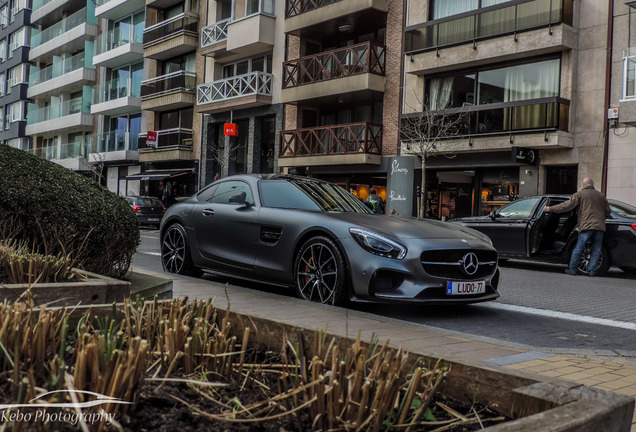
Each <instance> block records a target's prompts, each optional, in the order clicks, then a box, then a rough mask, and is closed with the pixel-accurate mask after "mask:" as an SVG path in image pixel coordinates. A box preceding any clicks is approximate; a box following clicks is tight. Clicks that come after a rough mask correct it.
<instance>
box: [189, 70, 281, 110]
mask: <svg viewBox="0 0 636 432" xmlns="http://www.w3.org/2000/svg"><path fill="white" fill-rule="evenodd" d="M257 94H259V95H264V96H271V95H272V74H268V73H265V72H250V73H247V74H244V75H239V76H235V77H231V78H226V79H222V80H218V81H214V82H211V83H206V84H201V85H200V86H199V87H197V105H202V104H206V103H211V102H219V101H224V100H228V99H233V98H237V97H242V96H249V95H257Z"/></svg>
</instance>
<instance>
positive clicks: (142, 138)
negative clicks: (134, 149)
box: [139, 128, 195, 162]
mask: <svg viewBox="0 0 636 432" xmlns="http://www.w3.org/2000/svg"><path fill="white" fill-rule="evenodd" d="M192 144H193V133H192V129H181V128H177V129H165V130H159V131H157V146H156V147H150V146H148V145H147V143H146V135H145V134H142V135H139V162H158V161H174V160H192V159H194V158H195V155H194V149H193V146H192Z"/></svg>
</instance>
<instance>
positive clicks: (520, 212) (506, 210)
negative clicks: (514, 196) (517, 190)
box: [499, 198, 539, 219]
mask: <svg viewBox="0 0 636 432" xmlns="http://www.w3.org/2000/svg"><path fill="white" fill-rule="evenodd" d="M538 202H539V198H529V199H524V200H520V201H516V202H514V203H512V204H508V205H507V206H505V207H502V209H501V210H500V211H499V216H500V217H502V218H506V219H524V218H529V217H530V215H531V214H532V211H533V210H534V208H535V206H536V205H537V203H538Z"/></svg>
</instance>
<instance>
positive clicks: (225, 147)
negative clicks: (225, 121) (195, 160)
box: [207, 136, 241, 176]
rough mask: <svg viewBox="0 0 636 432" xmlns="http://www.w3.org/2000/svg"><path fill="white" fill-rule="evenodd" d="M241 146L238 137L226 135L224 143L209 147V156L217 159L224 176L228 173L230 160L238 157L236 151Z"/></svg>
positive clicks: (214, 159) (211, 158)
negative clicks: (233, 137)
mask: <svg viewBox="0 0 636 432" xmlns="http://www.w3.org/2000/svg"><path fill="white" fill-rule="evenodd" d="M239 148H241V144H240V143H239V141H238V139H232V137H231V136H224V137H223V142H222V143H220V142H219V143H215V144H213V145H212V146H211V147H208V151H207V158H208V159H210V160H213V161H215V162H216V163H217V164H218V165H219V167H220V171H221V172H220V174H221V175H222V176H226V175H228V172H229V164H230V161H232V160H235V159H236V153H237V151H238V149H239Z"/></svg>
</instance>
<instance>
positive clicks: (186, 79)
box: [141, 71, 197, 98]
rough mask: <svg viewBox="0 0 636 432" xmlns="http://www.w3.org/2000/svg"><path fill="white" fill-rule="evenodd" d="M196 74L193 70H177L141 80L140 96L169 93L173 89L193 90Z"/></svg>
mask: <svg viewBox="0 0 636 432" xmlns="http://www.w3.org/2000/svg"><path fill="white" fill-rule="evenodd" d="M196 81H197V76H196V74H195V73H193V72H186V71H179V72H173V73H171V74H167V75H162V76H158V77H156V78H151V79H148V80H144V81H142V82H141V97H142V98H143V97H147V96H154V95H160V94H162V93H171V92H174V91H185V92H194V89H195V88H196Z"/></svg>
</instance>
